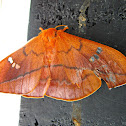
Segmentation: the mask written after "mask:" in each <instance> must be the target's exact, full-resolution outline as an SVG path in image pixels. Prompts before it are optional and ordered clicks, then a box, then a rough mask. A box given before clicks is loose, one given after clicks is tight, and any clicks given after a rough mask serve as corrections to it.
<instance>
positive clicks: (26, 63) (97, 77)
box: [0, 25, 126, 101]
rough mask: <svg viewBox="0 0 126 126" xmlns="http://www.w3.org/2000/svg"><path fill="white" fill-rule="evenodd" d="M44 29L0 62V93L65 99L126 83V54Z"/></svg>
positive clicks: (62, 30) (81, 96)
mask: <svg viewBox="0 0 126 126" xmlns="http://www.w3.org/2000/svg"><path fill="white" fill-rule="evenodd" d="M60 26H61V25H59V26H57V27H55V28H49V29H45V30H44V29H42V28H40V30H41V32H40V33H39V35H38V36H36V37H34V38H32V39H31V40H30V41H29V42H28V43H27V44H26V45H25V46H23V47H22V48H20V49H19V50H17V51H15V52H14V53H12V54H10V55H9V56H7V57H6V58H5V59H3V60H2V61H1V62H0V92H3V93H12V94H20V95H22V96H24V97H28V98H43V97H44V96H45V95H46V96H48V97H52V98H55V99H60V100H65V101H76V100H80V99H83V98H85V97H87V96H89V95H91V94H93V93H94V92H95V91H97V90H98V89H99V88H100V87H101V78H102V79H103V80H104V81H105V82H106V84H107V86H108V88H109V89H111V88H114V87H118V86H122V85H124V84H125V83H126V57H125V56H124V55H123V54H122V53H121V52H119V51H117V50H115V49H113V48H111V47H108V46H106V45H103V44H100V43H97V42H94V41H91V40H87V39H84V38H81V37H77V36H74V35H71V34H68V33H66V32H64V31H65V30H66V29H68V26H66V25H63V26H64V28H63V29H60V30H57V28H58V27H60Z"/></svg>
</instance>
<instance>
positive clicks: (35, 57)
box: [0, 37, 48, 95]
mask: <svg viewBox="0 0 126 126" xmlns="http://www.w3.org/2000/svg"><path fill="white" fill-rule="evenodd" d="M42 44H43V43H42V42H41V41H40V40H39V37H35V38H33V39H32V40H30V41H29V42H28V44H26V45H25V46H24V47H23V48H21V49H19V50H18V51H16V52H14V53H12V54H11V55H9V56H8V57H6V58H5V59H3V60H2V61H1V62H0V92H4V93H14V94H22V95H26V94H27V95H29V94H30V93H31V92H32V91H33V90H34V89H35V87H36V86H37V85H38V83H39V79H40V76H41V73H42V72H43V68H44V66H45V65H46V62H45V61H44V52H45V48H44V46H43V45H42ZM44 73H47V74H48V69H46V68H45V69H44ZM46 76H47V75H43V76H42V77H43V79H45V80H46ZM43 83H44V82H43ZM44 86H45V85H44V84H43V88H44Z"/></svg>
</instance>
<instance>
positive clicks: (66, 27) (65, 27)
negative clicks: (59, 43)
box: [55, 25, 69, 31]
mask: <svg viewBox="0 0 126 126" xmlns="http://www.w3.org/2000/svg"><path fill="white" fill-rule="evenodd" d="M62 26H64V29H63V31H65V30H66V29H69V28H68V26H67V25H58V26H56V27H55V29H56V28H58V27H62Z"/></svg>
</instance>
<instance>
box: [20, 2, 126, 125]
mask: <svg viewBox="0 0 126 126" xmlns="http://www.w3.org/2000/svg"><path fill="white" fill-rule="evenodd" d="M61 24H66V25H68V26H69V30H67V31H66V32H68V33H70V34H74V35H77V36H80V37H85V38H87V39H90V40H94V41H97V42H99V43H102V44H106V45H109V46H111V47H113V48H115V49H118V50H119V51H121V52H122V53H123V54H124V55H126V51H125V49H126V35H125V34H126V1H125V0H121V1H119V0H84V1H82V0H74V1H73V0H32V1H31V11H30V21H29V32H28V39H30V38H32V37H34V36H36V35H37V34H38V33H39V27H42V28H44V29H46V28H49V27H55V26H57V25H61ZM73 118H76V119H77V120H78V121H80V120H81V125H82V126H126V86H123V87H120V88H116V89H112V90H111V91H109V90H108V88H107V85H106V84H105V82H104V81H103V83H102V86H101V88H100V89H99V90H98V91H97V92H96V93H94V94H93V95H91V96H89V97H88V98H85V99H83V100H81V101H77V102H74V103H71V102H64V101H59V100H55V99H51V98H48V97H45V98H44V99H26V98H22V100H21V110H20V121H19V126H74V123H73V121H72V119H73Z"/></svg>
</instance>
